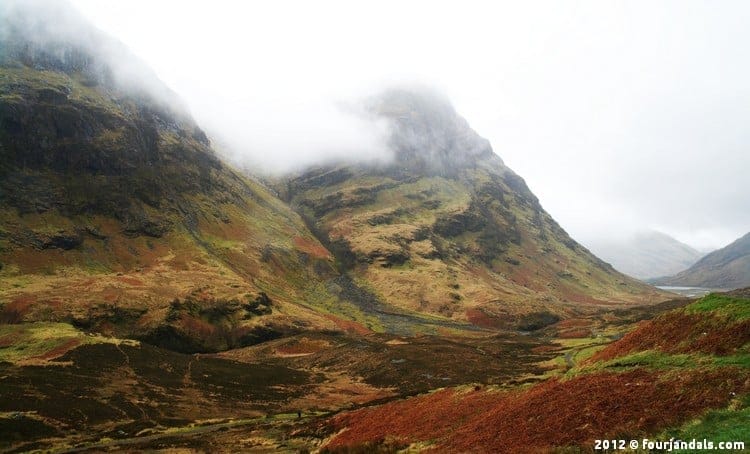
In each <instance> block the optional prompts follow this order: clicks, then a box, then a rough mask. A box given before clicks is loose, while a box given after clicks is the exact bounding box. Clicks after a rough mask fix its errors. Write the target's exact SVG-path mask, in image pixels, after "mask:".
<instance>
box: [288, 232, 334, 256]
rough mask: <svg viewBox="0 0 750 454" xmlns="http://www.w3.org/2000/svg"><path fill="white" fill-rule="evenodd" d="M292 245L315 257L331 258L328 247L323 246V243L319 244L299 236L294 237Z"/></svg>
mask: <svg viewBox="0 0 750 454" xmlns="http://www.w3.org/2000/svg"><path fill="white" fill-rule="evenodd" d="M294 247H296V248H297V249H299V250H300V251H302V252H306V253H308V254H310V255H311V256H313V257H315V258H316V259H329V258H331V253H330V252H328V249H326V248H324V247H323V245H321V244H320V243H318V242H317V241H313V240H309V239H307V238H304V237H301V236H295V237H294Z"/></svg>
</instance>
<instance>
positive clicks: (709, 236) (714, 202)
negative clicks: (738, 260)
mask: <svg viewBox="0 0 750 454" xmlns="http://www.w3.org/2000/svg"><path fill="white" fill-rule="evenodd" d="M73 3H74V4H75V5H76V6H77V7H78V8H79V9H80V10H81V11H82V12H83V13H84V15H86V16H87V17H89V18H90V19H91V20H92V21H93V22H94V23H95V25H97V26H98V27H99V28H101V29H103V30H104V31H106V32H108V33H110V34H112V35H114V36H115V37H116V38H118V39H120V40H121V41H122V42H124V43H125V44H126V45H127V46H129V47H130V48H131V49H132V50H133V52H134V53H135V54H137V55H138V56H139V57H141V58H142V59H144V60H145V61H146V62H147V63H148V64H150V65H151V66H152V67H153V68H154V69H155V71H156V72H157V74H158V75H159V77H161V78H162V79H163V80H164V81H165V82H166V83H167V84H168V85H169V86H170V87H172V88H173V89H174V90H175V91H176V92H177V93H178V94H179V95H180V96H182V97H183V98H184V99H185V101H186V102H187V104H188V105H189V107H190V109H191V111H192V113H193V115H194V116H195V118H196V119H197V120H198V121H199V123H200V124H201V125H202V126H203V127H204V128H205V129H206V130H207V131H208V132H209V133H210V134H212V135H213V136H214V137H215V138H217V139H220V140H221V142H222V143H223V144H224V145H225V146H228V147H230V148H232V149H234V150H235V151H237V150H239V151H240V152H241V153H243V155H246V156H249V157H251V158H255V159H256V161H257V160H262V161H263V162H266V163H268V165H269V166H270V167H272V168H277V169H278V168H279V167H282V166H284V165H287V164H290V163H295V164H304V163H307V162H311V161H312V160H314V159H315V158H316V157H317V156H319V155H320V153H322V152H323V151H324V150H329V151H331V152H332V153H341V152H350V151H351V150H353V149H356V150H357V152H358V153H362V154H363V155H366V156H369V155H372V154H376V153H377V152H378V150H377V148H378V146H379V142H378V137H377V134H376V133H375V132H374V131H373V130H371V129H368V128H367V127H365V126H364V125H362V124H360V122H359V121H358V120H357V119H356V118H355V117H353V116H346V115H342V114H340V111H339V110H337V107H336V106H337V105H338V104H340V103H346V102H348V101H352V100H356V99H357V98H358V97H361V96H365V95H368V94H371V93H372V91H373V90H375V89H377V87H381V86H383V85H384V84H388V83H391V82H403V81H407V82H415V81H416V82H422V83H426V84H430V85H433V86H435V87H436V88H438V89H440V90H442V91H444V92H445V93H446V94H447V95H448V96H449V97H450V98H451V99H452V101H453V103H454V105H455V106H456V108H457V110H458V111H459V112H460V113H461V114H462V115H463V116H464V117H465V118H466V119H467V120H468V121H469V123H470V124H471V125H472V127H473V128H474V129H475V130H477V131H478V132H479V133H480V134H481V135H483V136H485V137H487V138H488V139H490V141H491V142H492V145H493V147H494V149H495V152H496V153H498V154H499V155H500V156H501V157H502V158H503V159H504V160H505V162H506V164H508V165H509V166H510V167H511V168H513V169H514V170H515V171H516V172H517V173H519V174H520V175H521V176H523V177H524V178H525V179H526V181H527V182H528V184H529V186H530V187H531V189H532V190H533V191H534V192H535V193H536V194H537V196H538V197H539V198H540V200H541V202H542V205H543V206H544V207H545V208H546V209H547V210H548V211H549V212H550V213H551V214H552V215H553V216H554V217H555V218H556V219H557V220H558V221H559V222H560V223H561V224H562V226H563V227H564V228H565V229H567V230H568V231H569V232H570V233H571V234H572V235H573V236H574V237H575V238H576V239H578V240H579V241H582V242H583V243H584V244H586V242H587V241H590V240H593V239H595V238H597V237H601V236H610V235H620V234H625V233H627V232H628V231H632V230H638V229H649V228H652V229H658V230H661V231H664V232H666V233H668V234H671V235H673V236H675V237H677V238H678V239H680V240H682V241H685V242H686V243H688V244H690V245H693V246H694V247H697V248H700V249H704V250H705V249H711V248H716V247H721V246H724V245H726V244H727V243H729V242H731V241H732V240H734V239H736V238H737V237H739V236H741V235H742V234H744V233H747V232H748V231H750V177H749V176H748V173H750V172H749V171H750V149H749V148H750V55H749V53H750V26H749V24H750V2H746V1H736V2H733V1H705V2H695V1H684V0H680V1H627V2H626V1H622V2H614V1H600V0H596V1H586V2H573V1H549V2H546V1H545V2H530V1H513V2H507V3H502V2H489V1H488V2H481V3H480V2H477V3H472V2H467V1H460V2H459V1H455V2H451V3H447V2H436V1H419V2H417V1H408V2H407V1H372V2H352V1H341V2H328V1H320V0H317V1H315V2H310V1H303V2H287V1H266V2H240V1H236V2H230V1H219V0H212V1H210V2H209V1H185V0H180V1H156V0H128V1H120V2H112V1H106V2H103V1H101V0H73Z"/></svg>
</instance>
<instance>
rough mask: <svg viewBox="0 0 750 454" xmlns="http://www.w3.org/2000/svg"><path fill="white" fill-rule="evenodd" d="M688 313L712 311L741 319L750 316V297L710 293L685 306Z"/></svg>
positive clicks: (734, 318)
mask: <svg viewBox="0 0 750 454" xmlns="http://www.w3.org/2000/svg"><path fill="white" fill-rule="evenodd" d="M685 312H686V313H688V314H699V313H705V312H711V313H713V314H716V315H725V316H726V317H728V318H730V319H732V320H735V321H741V320H746V319H748V318H750V299H746V298H736V297H732V296H727V295H720V294H717V293H710V294H708V295H706V296H704V297H703V298H701V299H699V300H698V301H696V302H695V303H692V304H690V305H689V306H687V307H686V308H685Z"/></svg>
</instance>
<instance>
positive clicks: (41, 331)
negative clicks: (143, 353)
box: [0, 322, 135, 363]
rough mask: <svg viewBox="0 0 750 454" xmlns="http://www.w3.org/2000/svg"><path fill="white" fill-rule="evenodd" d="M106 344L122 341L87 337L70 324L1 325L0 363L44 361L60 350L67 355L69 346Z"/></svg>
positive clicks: (101, 337)
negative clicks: (45, 357) (66, 350)
mask: <svg viewBox="0 0 750 454" xmlns="http://www.w3.org/2000/svg"><path fill="white" fill-rule="evenodd" d="M104 342H106V343H118V342H119V340H117V339H113V338H106V337H103V336H91V335H87V334H85V333H83V332H81V331H79V330H77V329H76V328H74V327H73V326H71V325H69V324H67V323H51V322H36V323H25V324H22V325H0V362H3V361H7V362H10V363H18V362H23V361H26V360H30V359H36V358H39V359H43V358H42V357H44V355H46V354H49V353H50V352H53V351H54V350H55V349H58V348H61V349H62V350H61V352H60V353H64V350H65V349H66V348H67V346H69V347H71V348H73V347H76V346H78V345H84V344H95V343H104ZM129 342H133V343H135V341H129ZM50 359H51V358H50Z"/></svg>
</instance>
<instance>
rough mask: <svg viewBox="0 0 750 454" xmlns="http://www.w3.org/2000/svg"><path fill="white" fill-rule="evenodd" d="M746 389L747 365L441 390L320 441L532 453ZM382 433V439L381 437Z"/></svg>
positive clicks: (634, 428)
mask: <svg viewBox="0 0 750 454" xmlns="http://www.w3.org/2000/svg"><path fill="white" fill-rule="evenodd" d="M748 391H750V372H749V371H747V370H745V369H740V368H733V367H726V368H720V369H713V370H691V371H687V372H684V373H681V374H670V373H660V372H656V371H648V370H645V369H636V370H631V371H628V372H623V373H610V372H606V373H596V374H589V375H582V376H578V377H575V378H572V379H569V380H565V381H563V380H560V379H551V380H548V381H545V382H543V383H540V384H538V385H535V386H533V387H531V388H526V389H521V390H517V391H506V392H496V391H469V392H464V393H462V392H460V391H457V390H454V389H446V390H442V391H439V392H436V393H433V394H430V395H426V396H420V397H416V398H412V399H407V400H402V401H398V402H393V403H390V404H386V405H382V406H380V407H375V408H366V409H361V410H357V411H354V412H350V413H344V414H341V415H338V416H336V417H334V418H332V419H331V420H330V423H331V424H332V425H333V428H334V429H345V430H342V431H341V432H340V433H338V434H337V435H335V436H334V437H333V438H332V439H331V440H330V442H329V443H328V445H327V447H328V448H331V449H335V448H346V447H354V446H358V445H363V444H365V443H373V442H378V441H382V440H384V439H385V440H386V441H388V440H393V441H394V442H398V443H402V444H403V443H412V442H420V441H430V440H432V441H434V442H435V445H434V446H433V449H434V450H435V451H436V452H478V453H482V452H493V453H496V452H514V453H515V452H539V451H542V450H549V449H551V448H553V447H556V446H582V447H588V448H591V446H592V443H593V440H594V439H596V438H604V437H610V436H615V435H623V434H627V435H628V436H631V437H636V436H639V435H645V434H651V433H655V432H656V431H659V430H661V429H662V428H664V427H668V426H673V425H676V424H679V423H681V422H683V421H685V420H687V419H689V418H691V417H693V416H694V415H697V414H699V413H701V412H703V411H705V410H706V409H710V408H720V407H723V406H726V405H727V404H728V402H729V400H730V399H731V395H732V393H741V392H748ZM384 437H385V438H384Z"/></svg>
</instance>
